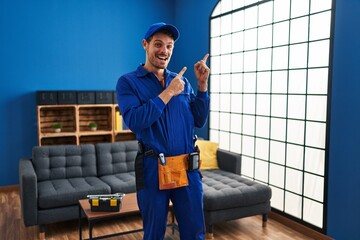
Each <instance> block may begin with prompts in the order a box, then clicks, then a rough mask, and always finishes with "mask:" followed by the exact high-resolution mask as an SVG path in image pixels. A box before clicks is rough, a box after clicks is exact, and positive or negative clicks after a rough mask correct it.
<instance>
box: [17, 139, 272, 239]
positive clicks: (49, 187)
mask: <svg viewBox="0 0 360 240" xmlns="http://www.w3.org/2000/svg"><path fill="white" fill-rule="evenodd" d="M136 154H137V142H136V141H124V142H115V143H98V144H95V145H92V144H86V145H62V146H41V147H34V148H33V153H32V159H21V160H20V162H19V183H20V197H21V210H22V216H23V220H24V224H25V225H26V226H33V225H39V226H40V233H44V232H45V225H46V224H49V223H56V222H61V221H67V220H71V219H76V218H77V217H78V200H79V199H82V198H86V196H87V195H89V194H100V193H101V194H105V193H116V192H123V193H131V192H135V191H136V187H135V172H134V160H135V157H136ZM217 157H218V164H219V167H220V169H218V170H205V171H202V174H203V176H204V177H203V186H204V215H205V222H206V224H207V227H208V232H210V233H212V225H213V224H215V223H218V222H222V221H227V220H233V219H237V218H240V217H246V216H251V215H257V214H262V215H263V221H264V222H266V215H267V213H268V212H269V211H270V198H271V189H270V188H269V187H268V186H266V185H262V184H259V183H256V182H254V181H251V180H248V179H245V178H243V177H241V176H240V175H239V171H240V164H241V157H240V155H238V154H234V153H230V152H227V151H224V150H220V149H219V150H218V152H217Z"/></svg>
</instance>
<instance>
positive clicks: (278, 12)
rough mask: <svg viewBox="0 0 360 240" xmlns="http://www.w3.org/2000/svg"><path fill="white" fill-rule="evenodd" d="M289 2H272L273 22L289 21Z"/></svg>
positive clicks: (288, 0)
mask: <svg viewBox="0 0 360 240" xmlns="http://www.w3.org/2000/svg"><path fill="white" fill-rule="evenodd" d="M289 15H290V0H275V1H274V22H278V21H281V20H285V19H289Z"/></svg>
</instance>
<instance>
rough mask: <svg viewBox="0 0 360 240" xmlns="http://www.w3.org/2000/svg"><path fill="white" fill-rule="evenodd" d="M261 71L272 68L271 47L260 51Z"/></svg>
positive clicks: (259, 64) (259, 67) (259, 65)
mask: <svg viewBox="0 0 360 240" xmlns="http://www.w3.org/2000/svg"><path fill="white" fill-rule="evenodd" d="M257 69H258V70H259V71H263V70H270V69H271V48H267V49H263V50H259V51H258V67H257Z"/></svg>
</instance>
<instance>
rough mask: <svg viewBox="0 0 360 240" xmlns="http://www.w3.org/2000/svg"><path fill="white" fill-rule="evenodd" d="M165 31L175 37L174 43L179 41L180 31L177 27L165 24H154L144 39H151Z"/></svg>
mask: <svg viewBox="0 0 360 240" xmlns="http://www.w3.org/2000/svg"><path fill="white" fill-rule="evenodd" d="M163 29H166V30H168V31H169V32H170V33H171V34H172V35H173V37H174V42H175V41H176V40H178V39H179V36H180V32H179V30H178V29H177V28H176V27H175V26H173V25H171V24H166V23H163V22H159V23H154V24H153V25H151V26H150V27H149V29H148V31H147V32H146V33H145V36H144V39H148V38H149V37H151V36H152V35H154V34H155V33H157V32H159V31H160V30H163Z"/></svg>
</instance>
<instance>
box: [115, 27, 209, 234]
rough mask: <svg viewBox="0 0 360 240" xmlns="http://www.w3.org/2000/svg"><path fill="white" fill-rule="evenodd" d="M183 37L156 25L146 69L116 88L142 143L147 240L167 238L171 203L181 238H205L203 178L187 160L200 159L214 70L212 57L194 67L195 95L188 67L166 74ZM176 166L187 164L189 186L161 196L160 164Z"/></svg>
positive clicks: (139, 169) (147, 41)
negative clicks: (197, 135) (197, 132)
mask: <svg viewBox="0 0 360 240" xmlns="http://www.w3.org/2000/svg"><path fill="white" fill-rule="evenodd" d="M179 35H180V34H179V31H178V30H177V28H176V27H175V26H173V25H169V24H165V23H155V24H153V25H151V26H150V28H149V29H148V31H147V32H146V34H145V36H144V39H143V40H142V46H143V48H144V50H145V52H146V61H145V64H142V65H140V66H139V67H138V68H137V70H135V71H134V72H130V73H128V74H125V75H123V76H122V77H120V79H119V80H118V83H117V86H116V92H117V99H118V103H119V108H120V112H121V113H122V116H123V119H124V121H125V123H126V125H127V126H128V127H129V128H130V129H131V130H132V131H133V132H134V133H136V138H137V139H138V141H139V143H140V150H139V153H138V156H137V159H136V162H135V165H136V166H135V168H136V170H135V171H136V183H137V199H138V205H139V209H140V213H141V215H142V219H143V228H144V239H146V240H147V239H149V240H156V239H159V240H160V239H161V240H162V239H163V238H164V235H165V231H166V223H167V215H168V207H169V200H171V201H172V203H173V208H174V212H175V217H176V219H177V222H178V226H179V231H180V238H181V239H186V240H190V239H204V236H205V224H204V216H203V189H202V183H201V174H200V172H199V170H198V169H197V162H196V160H197V158H196V157H194V158H192V155H191V156H190V155H188V154H195V155H196V151H195V150H194V127H202V126H203V125H204V124H205V122H206V119H207V116H208V112H209V102H210V100H209V96H208V92H207V88H208V77H209V74H210V69H209V68H208V66H207V65H206V60H207V58H208V54H206V55H205V57H204V58H203V59H202V60H200V61H198V62H197V63H196V64H195V65H194V72H195V76H196V78H197V81H198V86H197V87H198V90H197V94H196V95H195V94H194V91H193V89H192V87H191V85H190V83H189V82H188V80H187V79H186V78H185V77H183V74H184V73H185V71H186V67H184V68H183V69H182V70H181V71H180V72H179V74H176V73H174V72H171V71H169V70H168V69H167V66H168V63H169V62H170V58H171V55H172V52H173V49H174V44H175V42H176V40H177V39H178V38H179ZM159 155H162V156H164V158H162V157H159ZM184 156H185V157H184ZM174 159H175V160H174ZM171 160H173V161H177V163H181V164H182V163H183V162H184V164H185V165H184V166H186V169H185V171H184V172H185V178H186V181H187V184H186V185H185V186H182V185H176V184H175V185H176V186H175V185H174V186H175V187H173V188H171V187H170V188H169V189H167V188H165V190H160V188H161V186H160V185H161V184H160V182H161V181H159V179H160V175H159V171H160V170H159V169H160V167H159V164H160V163H161V165H162V166H164V167H166V166H168V165H169V164H170V161H171ZM190 160H191V161H193V164H194V166H192V165H193V164H192V163H191V164H190V163H189V161H190ZM162 161H164V162H162ZM177 163H176V164H177ZM191 166H192V167H191ZM190 168H191V169H190ZM167 177H169V178H172V177H174V176H167ZM167 177H166V178H167ZM171 181H172V180H171ZM159 184H160V185H159ZM170 185H171V184H170Z"/></svg>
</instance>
